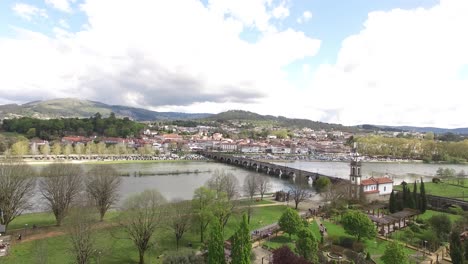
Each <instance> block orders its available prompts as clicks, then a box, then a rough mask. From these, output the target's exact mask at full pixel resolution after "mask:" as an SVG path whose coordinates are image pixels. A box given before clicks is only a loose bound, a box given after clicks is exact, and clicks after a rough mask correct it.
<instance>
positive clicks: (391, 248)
mask: <svg viewBox="0 0 468 264" xmlns="http://www.w3.org/2000/svg"><path fill="white" fill-rule="evenodd" d="M381 260H382V261H383V262H384V263H385V264H408V263H409V262H408V255H407V254H406V253H405V251H404V249H403V247H402V246H401V245H400V244H398V243H397V242H390V243H389V244H388V245H387V247H386V249H385V252H384V254H383V256H382V257H381Z"/></svg>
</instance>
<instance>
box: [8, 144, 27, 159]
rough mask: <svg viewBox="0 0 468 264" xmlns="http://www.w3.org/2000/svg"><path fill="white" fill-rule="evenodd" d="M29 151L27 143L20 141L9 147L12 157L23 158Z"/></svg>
mask: <svg viewBox="0 0 468 264" xmlns="http://www.w3.org/2000/svg"><path fill="white" fill-rule="evenodd" d="M28 150H29V141H27V140H20V141H18V142H16V143H15V144H13V145H12V146H11V151H12V154H13V155H17V156H24V155H26V154H28Z"/></svg>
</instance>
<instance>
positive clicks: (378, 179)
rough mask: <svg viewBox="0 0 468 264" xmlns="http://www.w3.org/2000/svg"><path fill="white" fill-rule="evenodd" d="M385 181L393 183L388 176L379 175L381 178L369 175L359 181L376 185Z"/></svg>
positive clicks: (363, 183)
mask: <svg viewBox="0 0 468 264" xmlns="http://www.w3.org/2000/svg"><path fill="white" fill-rule="evenodd" d="M385 183H393V180H392V179H390V178H388V177H381V178H374V177H370V178H369V179H365V180H362V181H361V185H376V184H385Z"/></svg>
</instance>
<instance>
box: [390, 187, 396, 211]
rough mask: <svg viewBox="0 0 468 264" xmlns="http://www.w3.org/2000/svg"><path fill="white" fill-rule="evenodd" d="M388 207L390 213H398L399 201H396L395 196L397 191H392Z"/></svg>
mask: <svg viewBox="0 0 468 264" xmlns="http://www.w3.org/2000/svg"><path fill="white" fill-rule="evenodd" d="M388 208H389V210H390V213H392V214H393V213H396V211H397V201H396V197H395V193H394V192H393V191H392V193H390V200H389V205H388Z"/></svg>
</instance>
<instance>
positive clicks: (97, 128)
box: [2, 113, 144, 140]
mask: <svg viewBox="0 0 468 264" xmlns="http://www.w3.org/2000/svg"><path fill="white" fill-rule="evenodd" d="M143 128H144V125H143V124H141V123H138V122H134V121H132V120H130V119H129V118H128V117H125V118H123V119H120V118H116V117H115V114H114V113H111V114H110V116H109V117H107V118H103V117H102V116H101V114H100V113H96V114H95V115H94V116H92V117H90V118H61V119H49V120H43V119H37V118H30V117H22V118H15V119H5V120H3V124H2V129H3V130H4V131H6V132H16V133H19V134H24V135H25V136H26V137H27V138H34V137H38V138H41V139H45V140H54V139H58V138H61V137H63V136H66V135H78V136H91V135H102V136H107V137H124V138H125V137H131V136H136V135H138V134H139V133H140V131H141V130H142V129H143Z"/></svg>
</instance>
